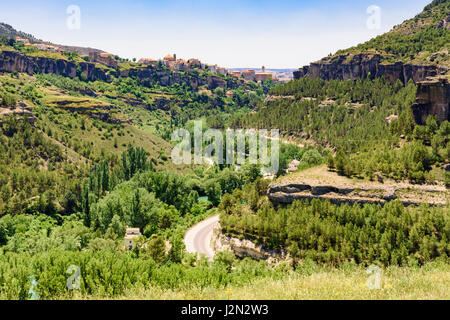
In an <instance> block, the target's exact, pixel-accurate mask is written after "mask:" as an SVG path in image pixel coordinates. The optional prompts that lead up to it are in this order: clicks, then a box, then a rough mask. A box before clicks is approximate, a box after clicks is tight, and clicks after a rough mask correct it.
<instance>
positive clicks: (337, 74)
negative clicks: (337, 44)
mask: <svg viewBox="0 0 450 320" xmlns="http://www.w3.org/2000/svg"><path fill="white" fill-rule="evenodd" d="M381 60H382V57H381V56H380V55H379V54H368V53H361V54H356V55H353V56H351V55H349V54H345V55H339V56H335V57H327V58H324V59H322V60H320V61H319V62H315V63H311V64H310V65H309V66H305V67H303V68H300V69H299V70H297V71H294V79H300V78H302V77H305V76H308V77H313V78H321V79H324V80H331V79H340V80H348V79H351V80H356V79H364V78H367V77H368V76H369V75H370V77H371V78H377V77H386V78H388V79H389V80H390V81H392V82H395V81H397V80H400V81H402V82H403V83H404V84H406V83H408V81H409V80H410V79H412V80H413V81H414V82H416V83H417V82H419V81H424V80H426V78H427V77H432V76H437V75H442V74H445V73H447V72H448V70H447V69H446V68H443V67H438V66H425V65H414V64H404V63H402V62H396V63H394V64H386V63H382V62H381Z"/></svg>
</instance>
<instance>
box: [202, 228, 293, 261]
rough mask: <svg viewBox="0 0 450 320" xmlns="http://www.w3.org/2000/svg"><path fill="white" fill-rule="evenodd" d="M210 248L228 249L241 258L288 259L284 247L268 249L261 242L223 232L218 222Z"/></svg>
mask: <svg viewBox="0 0 450 320" xmlns="http://www.w3.org/2000/svg"><path fill="white" fill-rule="evenodd" d="M211 248H212V249H213V250H214V252H221V251H225V250H230V251H232V252H233V253H234V254H235V255H236V256H238V257H241V258H244V257H252V258H253V259H256V260H267V262H269V263H274V264H276V263H278V262H280V261H286V260H289V259H290V257H289V254H288V253H287V252H286V250H284V249H282V250H279V251H275V250H270V249H268V248H266V247H265V246H263V245H261V244H255V243H254V242H252V241H250V240H249V239H240V238H237V237H233V236H230V235H226V234H223V233H222V228H221V226H220V224H219V223H217V224H216V225H215V226H214V229H213V235H212V237H211Z"/></svg>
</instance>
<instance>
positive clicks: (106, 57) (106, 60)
mask: <svg viewBox="0 0 450 320" xmlns="http://www.w3.org/2000/svg"><path fill="white" fill-rule="evenodd" d="M89 60H91V62H98V63H101V64H104V65H106V66H108V67H112V68H117V66H118V63H117V61H116V59H114V56H113V54H112V53H107V52H103V53H100V54H99V53H98V52H89Z"/></svg>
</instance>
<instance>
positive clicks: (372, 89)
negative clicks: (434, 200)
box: [231, 78, 450, 183]
mask: <svg viewBox="0 0 450 320" xmlns="http://www.w3.org/2000/svg"><path fill="white" fill-rule="evenodd" d="M416 90H417V88H416V86H415V84H414V83H413V82H412V81H410V82H409V83H408V85H407V86H406V87H404V86H403V85H402V84H401V83H400V82H397V83H395V84H394V85H392V84H391V83H390V82H389V81H388V80H387V79H383V78H377V79H374V80H370V79H365V80H357V81H352V80H348V81H339V80H331V81H325V80H322V79H311V78H302V79H299V80H294V81H291V82H289V83H287V84H285V85H283V86H278V87H276V88H274V89H272V90H271V92H270V93H271V94H272V95H274V96H278V97H281V98H280V99H276V100H274V101H270V102H267V103H261V104H259V105H258V106H257V107H256V108H255V112H252V113H250V114H248V115H247V116H245V117H242V116H239V117H236V118H234V119H232V120H231V124H232V126H234V127H246V128H279V129H280V131H281V132H282V133H285V134H286V135H288V136H294V137H297V138H299V139H301V140H305V141H306V142H307V143H308V142H309V143H312V144H319V145H321V146H323V147H328V148H331V149H332V150H334V153H335V155H334V156H331V157H329V159H328V164H329V167H330V169H336V170H337V171H338V172H339V173H340V174H343V175H347V176H357V177H364V178H369V179H373V177H374V175H375V173H376V172H381V173H382V174H383V175H385V176H386V177H390V178H393V179H395V180H406V179H409V180H411V181H414V182H425V181H430V182H431V181H435V180H440V181H443V180H445V179H446V182H447V183H449V182H450V180H449V179H450V177H449V175H448V173H447V175H446V176H444V173H443V170H442V171H441V173H440V174H438V175H437V176H436V175H435V174H433V173H430V171H431V170H432V168H433V167H440V165H441V164H442V163H445V162H448V160H449V159H450V158H449V155H450V153H449V152H450V144H449V141H450V131H449V129H450V123H449V122H448V121H444V122H442V123H441V124H439V123H438V122H437V120H436V118H434V117H428V119H427V123H426V125H423V126H422V125H416V124H415V122H414V117H413V115H412V111H411V105H412V104H413V102H414V101H415V95H416ZM289 96H294V97H295V99H294V100H292V99H291V98H282V97H289ZM389 118H391V120H390V121H388V120H387V119H389ZM331 128H332V129H331ZM374 150H376V152H374Z"/></svg>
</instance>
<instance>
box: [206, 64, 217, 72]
mask: <svg viewBox="0 0 450 320" xmlns="http://www.w3.org/2000/svg"><path fill="white" fill-rule="evenodd" d="M208 67H209V71H210V72H213V73H217V65H212V64H210V65H208Z"/></svg>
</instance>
